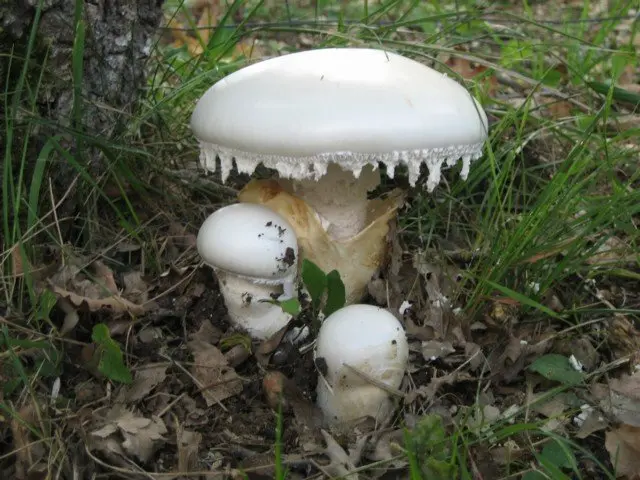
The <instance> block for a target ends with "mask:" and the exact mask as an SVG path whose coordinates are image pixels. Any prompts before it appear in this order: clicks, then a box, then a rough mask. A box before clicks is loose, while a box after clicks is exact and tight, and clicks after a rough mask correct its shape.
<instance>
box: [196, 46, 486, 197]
mask: <svg viewBox="0 0 640 480" xmlns="http://www.w3.org/2000/svg"><path fill="white" fill-rule="evenodd" d="M191 128H192V129H193V132H194V134H195V135H196V137H198V139H199V140H200V142H201V148H202V153H201V160H202V162H203V164H204V166H205V168H207V169H209V170H215V168H216V164H215V161H216V156H219V157H220V159H221V167H222V177H223V180H226V178H227V176H228V175H229V172H230V170H231V168H232V158H235V160H236V165H237V168H238V170H239V171H241V172H244V173H251V172H253V170H254V168H255V167H256V166H257V164H258V163H260V162H262V163H263V164H264V165H265V166H267V167H269V168H275V169H277V170H278V171H279V173H280V175H281V176H282V177H289V178H293V179H297V180H300V179H303V178H316V179H317V178H319V177H321V176H322V175H324V174H325V172H326V168H327V165H328V164H329V163H330V162H337V163H339V164H340V165H341V166H342V168H343V169H345V170H351V171H352V172H354V174H355V176H356V177H357V176H358V175H359V172H360V170H361V169H362V168H363V167H364V166H365V165H367V164H372V165H374V166H377V165H378V162H383V163H385V164H386V166H387V169H388V172H389V175H390V176H393V171H394V169H395V167H396V166H397V165H398V164H400V163H402V164H406V165H407V166H408V169H409V178H410V181H411V183H412V184H415V182H416V180H417V178H418V175H419V173H420V164H421V163H423V162H424V163H426V164H427V166H428V168H429V171H430V176H429V181H428V187H429V189H430V190H431V189H433V187H435V185H436V184H437V183H438V182H439V177H440V168H441V167H442V165H443V164H446V165H448V166H453V165H455V163H456V162H457V160H458V159H460V158H462V159H463V162H464V165H463V171H462V176H463V177H466V175H467V173H468V169H469V164H470V162H471V160H473V159H476V158H479V157H480V156H481V154H482V148H483V143H484V140H485V139H486V137H487V128H488V123H487V117H486V115H485V113H484V111H483V110H482V107H480V105H479V104H478V102H477V101H476V100H475V99H474V98H473V97H472V96H471V95H470V94H469V93H468V92H467V91H466V90H465V88H464V87H463V86H462V85H460V84H459V83H457V82H456V81H455V80H453V79H451V78H449V77H447V76H446V75H445V74H442V73H440V72H437V71H435V70H433V69H431V68H429V67H427V66H425V65H423V64H421V63H418V62H416V61H414V60H411V59H408V58H406V57H403V56H400V55H397V54H395V53H391V52H386V51H383V50H375V49H364V48H329V49H319V50H311V51H306V52H299V53H293V54H289V55H283V56H281V57H277V58H272V59H269V60H266V61H263V62H259V63H256V64H253V65H251V66H248V67H246V68H243V69H241V70H238V71H237V72H235V73H232V74H231V75H228V76H227V77H225V78H223V79H222V80H220V81H219V82H218V83H216V84H215V85H213V86H212V87H211V88H210V89H209V90H208V91H207V92H206V93H205V94H204V95H203V96H202V98H201V99H200V101H199V102H198V104H197V105H196V108H195V110H194V112H193V116H192V118H191Z"/></svg>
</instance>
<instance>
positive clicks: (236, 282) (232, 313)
mask: <svg viewBox="0 0 640 480" xmlns="http://www.w3.org/2000/svg"><path fill="white" fill-rule="evenodd" d="M216 276H217V277H218V281H219V283H220V292H221V293H222V296H223V297H224V303H225V305H226V306H227V312H228V313H229V317H230V318H231V320H232V321H233V323H234V324H235V325H238V326H240V327H242V328H244V329H245V330H246V331H247V332H248V333H249V335H251V336H252V337H254V338H269V337H270V336H271V335H273V334H274V333H276V332H277V331H278V330H280V329H281V328H282V327H284V326H285V325H286V324H287V323H288V322H289V320H290V319H291V315H289V314H287V313H285V312H284V311H283V310H282V308H280V307H279V306H278V305H274V304H273V303H270V302H265V301H264V300H273V299H274V297H275V298H278V297H280V298H281V299H284V297H285V296H286V295H283V294H282V292H283V285H268V284H264V283H256V282H255V281H254V280H251V279H248V278H244V277H241V276H238V275H234V274H231V273H228V272H225V271H223V270H216Z"/></svg>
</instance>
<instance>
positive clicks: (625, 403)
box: [591, 374, 640, 427]
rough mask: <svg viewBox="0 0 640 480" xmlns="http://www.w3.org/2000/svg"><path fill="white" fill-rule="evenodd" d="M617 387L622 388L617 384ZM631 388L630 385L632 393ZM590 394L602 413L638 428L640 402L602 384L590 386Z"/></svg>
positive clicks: (631, 389) (639, 424)
mask: <svg viewBox="0 0 640 480" xmlns="http://www.w3.org/2000/svg"><path fill="white" fill-rule="evenodd" d="M636 375H637V374H636ZM634 376H635V375H634ZM630 378H633V377H630ZM636 385H637V384H636ZM617 387H619V388H622V387H623V386H622V385H620V384H618V385H617ZM633 388H634V386H633V384H632V385H631V387H630V392H631V393H633ZM591 394H592V395H593V396H594V397H595V398H596V400H599V402H600V403H599V406H600V408H601V409H602V411H603V412H605V413H607V414H608V415H611V416H613V417H614V418H615V419H616V420H617V421H619V422H621V423H625V424H627V425H631V426H634V427H640V400H638V399H635V398H632V397H628V396H626V395H624V394H622V393H618V392H616V391H615V390H614V389H613V388H610V387H608V386H607V385H604V384H602V383H596V384H594V385H592V386H591Z"/></svg>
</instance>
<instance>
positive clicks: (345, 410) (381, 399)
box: [316, 377, 394, 426]
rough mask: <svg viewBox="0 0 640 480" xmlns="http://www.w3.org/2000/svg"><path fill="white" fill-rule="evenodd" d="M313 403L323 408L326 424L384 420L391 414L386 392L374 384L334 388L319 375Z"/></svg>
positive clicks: (392, 405)
mask: <svg viewBox="0 0 640 480" xmlns="http://www.w3.org/2000/svg"><path fill="white" fill-rule="evenodd" d="M316 393H317V398H316V405H317V406H318V407H319V408H320V409H321V410H322V413H323V415H324V421H325V424H327V425H338V426H339V425H342V424H350V423H353V422H357V421H358V420H361V419H364V418H365V417H371V418H374V419H375V420H376V423H378V424H379V423H382V422H384V421H385V420H386V419H387V418H389V416H390V415H391V414H392V413H393V410H394V404H393V401H392V400H391V398H389V394H388V393H387V392H385V391H384V390H383V389H381V388H378V387H376V386H375V385H362V386H359V387H357V388H351V389H348V388H341V389H337V390H333V389H331V388H330V387H329V385H328V384H327V382H326V380H324V379H323V378H322V377H320V378H319V379H318V386H317V388H316Z"/></svg>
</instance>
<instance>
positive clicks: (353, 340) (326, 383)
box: [315, 305, 409, 425]
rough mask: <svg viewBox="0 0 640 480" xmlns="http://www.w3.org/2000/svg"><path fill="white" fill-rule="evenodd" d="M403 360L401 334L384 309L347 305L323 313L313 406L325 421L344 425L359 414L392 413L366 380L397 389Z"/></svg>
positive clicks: (404, 340) (388, 401)
mask: <svg viewBox="0 0 640 480" xmlns="http://www.w3.org/2000/svg"><path fill="white" fill-rule="evenodd" d="M408 358H409V345H408V343H407V338H406V336H405V331H404V329H403V328H402V325H401V324H400V322H399V321H398V320H397V319H396V317H394V316H393V315H392V314H391V313H389V312H388V311H387V310H384V309H382V308H379V307H374V306H372V305H350V306H347V307H344V308H342V309H340V310H338V311H336V312H334V313H333V314H331V315H329V316H328V317H327V318H326V319H325V321H324V322H323V323H322V326H321V327H320V332H319V334H318V339H317V343H316V350H315V360H316V366H317V367H318V368H319V370H320V376H319V378H318V386H317V390H316V391H317V394H318V395H317V404H318V406H319V407H320V409H321V410H322V412H323V413H324V418H325V422H326V423H327V424H328V425H338V424H345V423H350V422H353V421H355V420H357V419H360V418H363V417H365V416H370V417H373V418H375V419H376V420H377V421H378V422H381V421H384V420H385V419H386V418H387V417H388V416H389V415H391V414H392V413H393V401H392V399H391V398H390V395H389V392H387V391H385V390H384V389H382V388H380V387H379V386H376V385H375V384H374V383H372V382H371V380H374V381H376V382H379V383H381V384H384V385H386V386H387V387H389V388H390V389H393V390H395V389H398V387H399V386H400V384H401V382H402V378H403V376H404V373H405V370H406V368H407V361H408ZM356 371H357V372H359V373H360V374H364V376H366V377H368V378H367V379H365V378H363V376H362V375H358V373H356Z"/></svg>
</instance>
